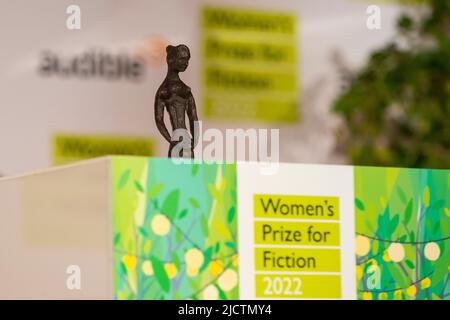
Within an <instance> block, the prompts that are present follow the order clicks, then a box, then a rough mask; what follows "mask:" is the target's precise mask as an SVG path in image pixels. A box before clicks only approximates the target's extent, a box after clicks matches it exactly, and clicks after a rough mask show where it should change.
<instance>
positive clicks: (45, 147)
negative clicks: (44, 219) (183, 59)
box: [0, 0, 450, 175]
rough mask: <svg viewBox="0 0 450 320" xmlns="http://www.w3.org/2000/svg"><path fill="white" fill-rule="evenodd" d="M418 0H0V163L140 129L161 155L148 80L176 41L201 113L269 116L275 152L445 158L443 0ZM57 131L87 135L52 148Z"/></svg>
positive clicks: (46, 157) (236, 119) (240, 118)
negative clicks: (373, 25) (77, 17)
mask: <svg viewBox="0 0 450 320" xmlns="http://www.w3.org/2000/svg"><path fill="white" fill-rule="evenodd" d="M430 1H431V0H430ZM415 2H416V1H411V3H415ZM431 3H432V5H430V4H428V3H427V4H426V5H416V4H414V5H412V6H405V5H404V4H405V1H375V2H374V1H352V0H316V1H307V0H260V1H252V0H239V1H238V0H220V1H212V0H209V1H207V0H191V1H183V0H171V1H163V2H161V1H153V0H152V1H150V0H131V1H126V2H124V1H119V0H98V1H95V2H93V1H88V0H80V1H77V5H78V6H79V7H80V9H81V29H80V30H69V29H68V28H67V27H66V20H67V18H68V16H69V15H68V14H67V13H66V9H67V7H68V6H69V5H72V4H73V3H72V1H65V0H41V1H35V2H30V1H25V0H17V1H3V2H2V3H1V10H0V17H1V20H2V22H3V25H4V26H5V27H4V28H2V29H1V30H0V37H1V39H2V50H1V51H0V58H1V59H0V88H1V89H0V90H1V94H0V150H1V156H0V173H2V174H5V175H10V174H16V173H21V172H24V171H28V170H36V169H39V168H43V167H48V166H50V165H52V164H54V163H62V162H66V161H70V159H72V160H75V159H78V158H79V157H82V158H83V157H86V156H90V155H92V156H94V155H95V156H100V155H102V154H103V153H112V152H114V153H130V152H131V153H132V154H134V152H136V147H135V146H137V145H139V143H140V141H143V140H140V139H144V140H145V145H146V147H143V148H142V155H159V156H165V155H166V152H167V150H166V149H167V145H166V143H165V141H163V139H162V138H161V137H160V135H159V133H158V132H157V130H156V126H155V123H154V119H153V118H154V116H153V109H154V106H153V104H154V96H155V92H156V90H157V88H158V87H159V85H160V84H161V82H162V81H163V79H164V77H165V73H166V62H165V47H166V46H167V45H168V44H174V45H176V44H180V43H184V44H186V45H188V46H189V47H190V49H191V56H192V58H191V61H190V66H189V68H188V69H187V70H186V72H184V73H183V74H181V78H182V80H183V81H184V82H185V83H187V84H188V85H189V86H190V87H191V88H192V91H193V94H194V97H195V98H196V102H197V106H198V112H199V118H200V119H201V120H203V128H204V129H208V128H218V129H221V130H224V129H225V128H237V127H238V128H279V129H280V141H281V143H280V153H281V154H280V160H281V161H288V162H314V163H350V162H353V163H355V164H375V165H376V164H383V165H395V166H428V167H445V166H448V163H449V161H448V159H449V158H448V155H449V141H450V138H449V129H448V127H449V126H448V125H445V123H446V122H448V118H449V104H448V95H449V89H448V88H450V86H449V82H448V81H449V80H448V79H449V78H450V77H449V71H448V70H449V68H448V61H449V59H448V52H449V49H448V48H449V47H448V38H449V33H448V25H449V19H448V16H449V8H448V5H446V3H447V1H439V3H441V4H438V1H434V0H433V1H431ZM372 4H376V5H378V6H379V8H380V12H381V23H382V24H381V29H378V30H370V29H369V28H368V27H367V25H366V22H367V19H368V16H369V15H368V14H367V11H366V10H367V8H368V7H369V6H370V5H372ZM433 6H434V7H433ZM437 6H440V7H437ZM430 8H432V10H430ZM438 9H439V10H438ZM433 12H434V14H433ZM404 13H407V14H408V17H411V18H403V20H402V18H401V17H402V14H404ZM399 19H400V20H399ZM398 21H403V22H402V23H403V24H402V26H403V27H402V28H400V29H399V28H397V25H398ZM426 21H428V22H426ZM433 21H434V22H433ZM426 23H428V24H426ZM433 23H434V24H433ZM425 24H426V25H425ZM408 26H411V28H412V29H410V30H409V31H411V32H412V33H411V35H410V36H408V35H406V33H405V30H407V29H408ZM427 26H428V27H427ZM405 28H406V29H405ZM446 30H447V31H446ZM424 32H428V34H425V35H424ZM445 32H447V33H445ZM399 35H400V36H404V37H403V38H401V37H399ZM422 38H425V40H423V41H422V40H421V39H422ZM430 38H431V39H430ZM405 39H406V40H405ZM436 39H437V40H436ZM408 41H409V42H408ZM392 43H399V44H400V45H399V46H398V47H395V48H396V50H394V51H393V53H392V50H393V49H389V48H393V45H392ZM423 43H424V44H425V45H426V48H428V49H423V47H424V45H423ZM436 43H437V44H436ZM383 48H385V49H383ZM430 48H431V49H430ZM378 50H385V51H381V53H380V54H375V55H373V54H372V53H373V52H378ZM389 50H390V51H389ZM420 50H422V51H423V50H429V51H430V50H431V51H430V52H431V53H433V52H434V55H433V54H431V55H427V54H426V52H425V54H423V55H420V52H421V51H420ZM418 52H419V53H418ZM427 52H428V51H427ZM391 53H392V54H393V56H391V55H389V54H391ZM408 54H409V57H410V58H407V57H408ZM371 56H372V58H371ZM405 57H406V59H403V58H405ZM395 65H398V66H399V70H403V71H402V72H400V73H395V72H394V71H395V70H396V69H395V68H394V67H392V66H395ZM394 69H395V70H394ZM433 72H434V73H433ZM419 89H422V90H419ZM411 92H413V93H412V94H410V93H411ZM414 92H415V94H414ZM396 93H397V95H395V94H396ZM391 106H396V107H391ZM398 110H400V112H397V111H398ZM402 110H403V111H402ZM405 110H407V112H405ZM408 110H413V111H412V113H410V112H409V111H408ZM425 110H427V111H425ZM396 115H400V119H403V120H401V121H400V122H398V121H397V122H394V121H391V120H390V119H391V118H390V117H391V116H396ZM401 115H406V116H403V117H402V116H401ZM386 117H387V118H386ZM166 118H167V117H166ZM386 119H387V120H386ZM404 119H407V121H406V120H404ZM166 121H167V119H166ZM405 121H406V124H405V125H404V123H405ZM397 123H401V126H397V125H396V124H397ZM399 128H400V129H401V130H400V129H399ZM404 128H406V129H405V130H403V129H404ZM411 130H412V131H411ZM61 137H75V138H76V137H88V140H89V141H90V142H89V143H81V144H78V146H79V147H80V148H85V149H86V150H78V151H77V152H78V153H79V154H78V156H76V157H72V156H70V155H67V156H63V155H62V154H61V150H62V149H60V146H61V145H60V144H59V143H55V141H61ZM108 137H109V140H108ZM102 139H107V140H108V142H106V140H102ZM399 139H401V140H400V141H399ZM93 141H95V143H93ZM102 141H103V142H102ZM130 143H131V144H132V145H134V147H131V149H130V147H127V146H129V144H130ZM104 144H105V145H107V146H109V147H103V145H104ZM93 146H97V147H98V148H96V150H93V149H92V148H93ZM130 150H132V151H130ZM197 152H198V150H197ZM61 158H65V160H64V159H61ZM430 159H433V160H430Z"/></svg>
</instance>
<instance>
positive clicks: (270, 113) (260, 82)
mask: <svg viewBox="0 0 450 320" xmlns="http://www.w3.org/2000/svg"><path fill="white" fill-rule="evenodd" d="M202 28H203V40H202V55H203V59H204V60H203V68H202V69H203V70H202V76H203V86H204V114H205V116H206V117H208V118H215V119H217V118H219V119H221V120H223V119H227V118H228V119H245V120H262V121H275V122H295V121H297V120H298V118H299V112H298V110H299V106H298V102H299V100H300V99H299V91H300V90H299V81H298V68H297V42H298V39H297V17H296V16H295V15H293V14H291V13H289V12H273V11H260V10H248V9H247V10H243V9H237V8H234V9H231V8H215V7H214V8H213V7H207V8H204V9H203V11H202Z"/></svg>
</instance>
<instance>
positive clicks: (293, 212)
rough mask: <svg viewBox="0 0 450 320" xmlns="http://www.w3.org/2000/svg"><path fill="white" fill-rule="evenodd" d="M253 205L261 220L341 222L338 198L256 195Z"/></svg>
mask: <svg viewBox="0 0 450 320" xmlns="http://www.w3.org/2000/svg"><path fill="white" fill-rule="evenodd" d="M253 204H254V211H255V212H254V214H255V217H259V218H285V219H308V220H312V219H313V220H339V199H338V198H337V197H322V196H290V195H261V194H256V195H254V197H253Z"/></svg>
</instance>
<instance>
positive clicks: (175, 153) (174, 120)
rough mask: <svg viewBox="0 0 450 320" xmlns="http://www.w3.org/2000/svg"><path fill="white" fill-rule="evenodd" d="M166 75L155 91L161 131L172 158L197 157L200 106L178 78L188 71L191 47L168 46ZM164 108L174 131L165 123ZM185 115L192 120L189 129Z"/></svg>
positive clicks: (156, 113) (158, 122)
mask: <svg viewBox="0 0 450 320" xmlns="http://www.w3.org/2000/svg"><path fill="white" fill-rule="evenodd" d="M166 53H167V67H168V68H167V76H166V78H165V79H164V81H163V83H162V84H161V86H160V87H159V89H158V91H157V92H156V97H155V121H156V126H157V127H158V130H159V132H160V133H161V134H162V136H163V137H164V139H166V140H167V142H169V144H170V146H169V158H171V157H183V158H192V159H193V158H194V147H195V145H196V144H197V139H198V133H197V132H196V128H197V125H196V122H197V121H198V118H197V109H196V106H195V101H194V97H193V95H192V92H191V88H189V87H188V86H187V85H186V84H185V83H184V82H183V81H181V79H180V77H179V75H178V74H179V73H180V72H183V71H185V70H186V68H187V67H188V64H189V59H190V57H191V55H190V52H189V48H188V47H187V46H185V45H183V44H180V45H178V46H171V45H169V46H167V48H166ZM164 109H166V110H167V113H168V114H169V118H170V123H171V126H172V134H170V133H169V131H168V130H167V128H166V125H165V123H164ZM186 115H187V117H188V120H189V131H190V134H189V132H188V131H187V129H186V121H185V120H186Z"/></svg>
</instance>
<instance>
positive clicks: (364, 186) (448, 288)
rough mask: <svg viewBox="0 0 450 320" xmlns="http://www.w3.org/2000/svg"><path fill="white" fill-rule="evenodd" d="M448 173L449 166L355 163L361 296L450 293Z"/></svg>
mask: <svg viewBox="0 0 450 320" xmlns="http://www.w3.org/2000/svg"><path fill="white" fill-rule="evenodd" d="M449 179H450V171H449V170H425V169H400V168H375V167H355V212H356V220H355V223H356V259H357V267H356V270H357V290H358V298H359V299H366V300H371V299H374V300H375V299H377V300H383V299H402V300H403V299H408V300H412V299H424V300H431V299H446V300H448V299H449V297H450V285H449V274H450V273H449V266H450V248H449V246H450V240H449V239H450V230H449V224H450V214H449V213H450V212H449V208H450V189H449V188H450V185H449V184H448V180H449Z"/></svg>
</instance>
